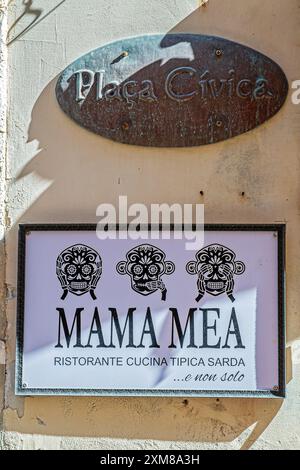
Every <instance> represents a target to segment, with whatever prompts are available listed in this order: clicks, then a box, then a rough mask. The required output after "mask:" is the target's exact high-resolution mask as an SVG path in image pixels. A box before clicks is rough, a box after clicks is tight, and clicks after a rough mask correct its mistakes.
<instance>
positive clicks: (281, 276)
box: [15, 224, 286, 398]
mask: <svg viewBox="0 0 300 470" xmlns="http://www.w3.org/2000/svg"><path fill="white" fill-rule="evenodd" d="M96 227H97V226H96V224H20V225H19V252H18V298H17V330H16V382H15V391H16V394H17V395H25V396H30V395H48V396H51V395H52V396H56V395H64V396H159V397H170V396H180V397H235V398H284V397H285V396H286V372H285V347H286V346H285V344H286V339H285V328H286V321H285V297H286V288H285V238H286V237H285V232H286V230H285V229H286V226H285V225H282V224H271V225H260V224H247V225H240V224H209V225H205V226H204V229H205V231H228V232H230V231H241V232H243V231H253V232H260V231H261V232H262V231H272V232H275V233H276V234H277V239H278V253H277V255H278V378H279V383H278V387H275V388H274V389H273V390H257V391H226V390H224V391H201V390H195V391H190V390H188V391H184V390H101V389H91V390H87V389H80V390H78V389H36V388H34V389H30V388H27V387H25V386H24V384H23V383H22V369H23V342H24V303H25V264H26V236H27V234H28V233H30V232H32V231H66V232H67V231H96ZM98 228H99V227H98ZM126 228H127V227H126ZM151 228H152V229H153V228H154V227H153V226H152V227H151V226H150V225H149V226H146V227H141V229H144V230H147V229H148V230H151ZM156 228H158V229H159V230H160V231H162V230H163V227H162V226H159V227H155V229H156ZM178 228H179V227H176V226H171V231H175V230H176V229H178ZM103 229H104V227H103ZM180 229H182V227H180ZM117 230H124V227H123V226H117ZM193 230H196V227H195V226H193Z"/></svg>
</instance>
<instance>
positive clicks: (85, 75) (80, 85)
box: [74, 69, 95, 102]
mask: <svg viewBox="0 0 300 470" xmlns="http://www.w3.org/2000/svg"><path fill="white" fill-rule="evenodd" d="M74 75H75V77H76V101H77V102H79V101H84V100H85V99H86V97H87V95H88V94H89V92H90V90H91V88H92V86H93V84H94V79H95V73H94V72H92V71H91V70H87V69H86V70H78V71H77V72H75V73H74Z"/></svg>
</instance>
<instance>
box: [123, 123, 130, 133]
mask: <svg viewBox="0 0 300 470" xmlns="http://www.w3.org/2000/svg"><path fill="white" fill-rule="evenodd" d="M129 127H130V126H129V122H123V123H122V129H123V131H128V130H129Z"/></svg>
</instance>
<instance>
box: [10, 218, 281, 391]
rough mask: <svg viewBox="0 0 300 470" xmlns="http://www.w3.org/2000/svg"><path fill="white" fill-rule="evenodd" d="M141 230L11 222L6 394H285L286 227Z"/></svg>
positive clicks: (217, 226) (241, 226)
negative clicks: (12, 292) (10, 375)
mask: <svg viewBox="0 0 300 470" xmlns="http://www.w3.org/2000/svg"><path fill="white" fill-rule="evenodd" d="M113 235H115V236H114V237H113ZM135 235H137V234H136V233H135ZM143 235H144V236H143V239H141V238H140V239H137V236H135V237H132V236H131V234H130V233H128V232H127V231H120V230H118V231H117V232H116V233H114V234H113V233H111V232H105V231H104V230H103V229H101V230H100V233H99V232H98V233H97V232H96V225H21V226H20V231H19V280H18V325H17V367H16V393H17V394H19V395H146V396H147V395H148V396H153V395H157V396H170V395H171V396H172V395H178V396H245V397H246V396H254V397H256V396H261V397H284V396H285V367H284V363H285V333H284V323H285V322H284V298H285V293H284V251H285V248H284V247H285V227H284V226H283V225H272V226H270V225H264V226H261V225H251V226H250V225H249V226H245V225H209V226H205V231H204V237H203V245H202V246H198V248H197V249H194V250H193V251H191V244H190V243H187V240H189V241H190V240H191V239H192V235H193V232H191V231H188V229H187V228H186V227H184V229H182V228H181V230H177V229H175V228H174V227H173V229H172V230H171V233H169V235H170V236H168V233H167V232H165V231H164V230H158V231H157V232H156V236H155V237H151V233H150V232H148V233H146V232H143ZM133 238H134V239H133Z"/></svg>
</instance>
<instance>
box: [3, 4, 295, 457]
mask: <svg viewBox="0 0 300 470" xmlns="http://www.w3.org/2000/svg"><path fill="white" fill-rule="evenodd" d="M255 1H256V0H255ZM241 3H242V2H241ZM259 5H260V8H262V9H263V8H266V9H268V8H269V9H270V8H271V7H270V3H268V4H267V6H264V4H262V5H261V3H260V2H259ZM211 8H218V7H215V6H213V5H212V7H211ZM238 8H242V7H241V6H239V7H238ZM209 9H210V7H208V8H206V9H203V8H199V9H198V10H196V11H195V12H193V13H192V14H191V15H190V16H189V17H188V18H186V19H185V20H184V21H183V22H181V23H180V24H179V25H177V26H176V27H175V28H174V29H173V30H172V32H175V31H177V32H179V31H186V32H189V31H191V30H193V32H197V31H198V32H199V29H201V28H199V25H201V22H202V20H203V14H204V15H207V14H208V11H209ZM205 10H206V11H205ZM203 12H204V13H203ZM265 14H270V11H269V12H268V11H267V12H265ZM250 46H251V44H250ZM56 81H57V77H56V78H55V79H54V80H53V81H52V82H51V83H50V84H49V85H48V86H47V87H46V88H45V89H44V90H43V92H42V94H41V95H40V97H39V98H38V100H37V102H36V103H35V106H34V108H33V111H32V120H31V124H30V128H29V133H28V141H29V142H31V141H33V140H36V141H38V142H39V146H40V149H41V151H40V152H39V153H38V154H37V155H36V156H35V157H34V158H33V159H32V160H31V161H30V162H29V163H28V164H27V165H26V166H25V167H24V168H23V170H22V171H21V173H20V175H19V176H18V179H17V181H16V182H15V184H18V182H20V181H22V179H23V178H24V177H25V176H26V175H28V174H31V173H35V174H37V175H39V176H40V177H42V178H45V179H46V180H50V181H52V184H51V185H50V186H49V188H48V189H47V190H46V191H45V192H44V193H43V194H41V195H40V197H39V198H38V199H37V200H36V201H35V202H34V203H33V204H32V205H31V207H30V208H29V209H28V210H27V212H26V213H24V214H23V216H22V219H21V220H20V221H19V222H37V221H38V222H95V210H96V207H97V206H98V204H99V203H101V202H111V203H117V200H118V197H119V195H120V194H127V195H128V197H129V199H132V200H133V201H136V199H137V197H139V202H143V199H144V201H146V202H147V203H150V202H161V200H165V201H167V202H168V201H170V202H174V196H173V192H172V191H171V192H170V191H169V190H168V188H174V178H175V177H176V175H177V177H178V174H182V175H183V178H185V175H186V166H187V161H189V162H190V165H191V168H192V169H194V171H195V172H196V177H197V179H198V184H199V185H200V184H201V185H204V186H208V185H209V184H210V178H212V177H214V176H215V171H216V166H215V164H214V163H213V162H214V159H215V158H217V157H216V154H217V153H218V152H220V150H221V149H222V148H223V146H224V145H225V144H224V143H220V144H216V145H214V146H210V147H203V148H195V149H185V150H182V149H172V150H170V149H164V150H158V149H153V148H150V149H148V148H138V147H132V146H126V145H122V144H118V143H114V142H111V141H109V140H106V139H104V138H102V137H99V136H97V135H94V134H92V133H90V132H88V131H86V130H85V129H83V128H81V127H79V126H78V125H77V124H75V123H74V122H73V121H72V120H71V119H69V118H68V117H67V116H65V114H64V113H63V112H62V111H61V110H60V108H59V106H58V104H57V101H56V98H55V85H56ZM275 119H276V118H275ZM252 136H253V134H251V135H250V137H249V136H244V137H241V138H243V139H245V141H247V142H249V139H250V140H251V139H252V138H253V137H252ZM241 138H238V139H237V140H236V142H241V141H240V140H239V139H241ZM162 152H163V155H162ZM232 158H236V156H235V157H232ZM181 172H182V173H181ZM228 177H230V176H228ZM218 178H220V185H222V175H219V176H218ZM187 183H188V181H186V184H187ZM233 186H234V182H233ZM157 187H160V188H161V192H160V194H159V196H160V199H159V200H158V201H157V199H155V198H157ZM174 191H176V190H174ZM153 194H154V195H155V196H154V197H153ZM174 194H175V193H174ZM198 194H199V193H197V194H196V193H195V198H194V200H193V201H194V202H199V201H197V195H198ZM189 197H190V199H192V198H193V197H192V196H191V195H190V196H189ZM154 199H155V200H154ZM190 202H191V201H190ZM207 202H208V207H209V201H207ZM238 205H239V201H237V214H239V213H241V214H242V213H243V210H244V209H241V208H240V207H238ZM239 211H240V212H239ZM224 212H225V216H227V217H228V220H227V221H230V222H231V221H232V213H233V212H234V211H233V208H232V206H230V207H228V209H227V211H226V210H224V211H223V213H224ZM218 214H219V213H214V212H211V213H210V220H214V221H215V222H219V220H218ZM237 217H238V215H237ZM239 221H240V222H241V220H239ZM243 221H244V222H246V220H245V215H244V220H243ZM16 230H17V225H15V226H14V227H13V229H12V230H11V231H10V233H8V236H7V243H8V245H9V246H10V250H11V251H12V249H14V248H15V244H16ZM13 247H14V248H13ZM291 331H293V336H292V337H291V338H289V340H292V339H295V338H296V337H299V336H300V328H299V325H296V324H294V325H293V328H292V327H291ZM290 363H291V360H290V359H289V363H288V369H289V370H291V367H290ZM289 378H290V377H289ZM281 404H282V401H281V400H267V399H188V400H187V399H178V398H174V399H172V398H165V399H162V398H100V397H99V398H95V397H91V398H87V397H84V398H78V397H76V398H71V397H56V398H53V397H35V398H26V402H25V415H24V417H23V418H22V419H19V420H18V419H17V418H14V420H13V423H15V430H16V431H21V432H26V433H38V434H49V435H56V434H57V435H70V436H72V435H73V436H74V435H78V436H97V437H115V438H124V439H158V440H165V441H172V440H176V441H193V442H211V443H217V442H231V441H233V440H234V439H236V438H238V437H239V436H240V435H241V433H243V432H244V431H245V430H247V429H248V428H250V427H251V426H254V429H253V430H252V432H251V433H250V436H248V437H247V438H246V441H245V442H242V440H241V446H242V448H243V449H247V448H249V447H250V446H251V445H252V444H253V443H254V442H255V441H256V439H257V438H258V437H259V436H260V435H261V433H262V432H263V431H264V430H265V429H266V428H267V427H268V425H269V424H270V422H271V421H272V420H273V418H274V417H275V416H276V414H277V412H278V411H279V409H280V407H281ZM10 430H14V429H11V426H10Z"/></svg>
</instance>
